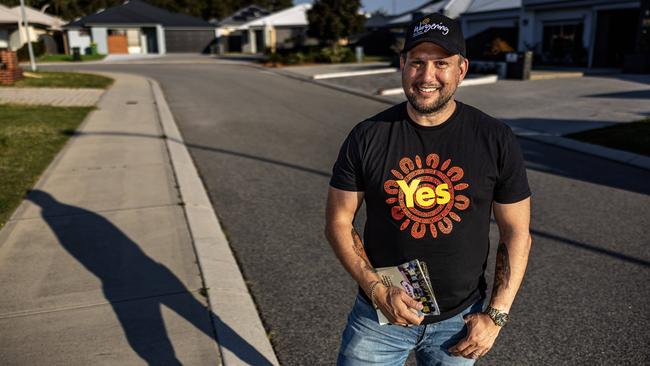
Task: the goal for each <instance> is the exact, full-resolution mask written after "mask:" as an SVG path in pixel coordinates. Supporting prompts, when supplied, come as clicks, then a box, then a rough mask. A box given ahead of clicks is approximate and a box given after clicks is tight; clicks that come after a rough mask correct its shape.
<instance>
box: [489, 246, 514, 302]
mask: <svg viewBox="0 0 650 366" xmlns="http://www.w3.org/2000/svg"><path fill="white" fill-rule="evenodd" d="M509 285H510V258H509V256H508V247H507V246H506V244H505V243H499V247H498V249H497V263H496V267H495V270H494V289H493V290H492V296H494V295H496V293H497V291H498V290H499V289H502V288H503V289H507V288H508V286H509Z"/></svg>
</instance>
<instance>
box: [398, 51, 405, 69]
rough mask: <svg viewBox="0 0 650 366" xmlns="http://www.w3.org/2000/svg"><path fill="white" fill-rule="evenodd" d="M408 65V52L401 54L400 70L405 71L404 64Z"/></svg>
mask: <svg viewBox="0 0 650 366" xmlns="http://www.w3.org/2000/svg"><path fill="white" fill-rule="evenodd" d="M405 63H406V52H400V54H399V69H400V70H404V64H405Z"/></svg>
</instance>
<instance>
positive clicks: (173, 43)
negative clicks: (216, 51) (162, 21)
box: [165, 29, 215, 53]
mask: <svg viewBox="0 0 650 366" xmlns="http://www.w3.org/2000/svg"><path fill="white" fill-rule="evenodd" d="M214 41H215V36H214V30H186V29H183V30H180V29H178V30H177V29H165V46H166V48H167V52H187V53H204V52H209V51H210V46H211V45H212V44H213V42H214Z"/></svg>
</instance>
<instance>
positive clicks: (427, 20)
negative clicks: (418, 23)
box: [422, 18, 431, 24]
mask: <svg viewBox="0 0 650 366" xmlns="http://www.w3.org/2000/svg"><path fill="white" fill-rule="evenodd" d="M430 21H431V20H429V18H424V20H423V21H422V23H424V24H429V22H430Z"/></svg>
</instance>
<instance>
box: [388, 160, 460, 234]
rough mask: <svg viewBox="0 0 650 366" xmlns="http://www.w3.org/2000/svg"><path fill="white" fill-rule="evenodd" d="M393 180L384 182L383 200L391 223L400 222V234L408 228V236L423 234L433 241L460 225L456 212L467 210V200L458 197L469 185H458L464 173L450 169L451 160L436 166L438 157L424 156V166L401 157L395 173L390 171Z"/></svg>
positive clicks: (418, 161) (419, 162) (451, 167)
mask: <svg viewBox="0 0 650 366" xmlns="http://www.w3.org/2000/svg"><path fill="white" fill-rule="evenodd" d="M391 174H392V175H393V176H394V177H395V179H389V180H387V181H386V182H384V191H385V192H386V193H387V194H388V195H389V196H391V197H389V198H387V199H386V203H387V204H388V205H390V213H391V216H392V218H393V219H394V220H396V221H398V222H401V224H400V230H402V231H404V230H406V229H408V228H409V227H410V233H411V236H412V237H413V238H415V239H421V238H423V237H424V236H425V235H426V234H427V232H428V233H429V234H430V235H431V236H432V237H434V238H437V237H438V235H442V234H449V233H451V232H452V230H453V229H454V222H457V223H459V222H461V217H460V215H459V213H460V211H464V210H466V209H467V208H468V207H469V206H470V200H469V198H468V197H467V196H466V195H463V194H461V193H462V191H463V190H465V189H467V188H468V187H469V184H467V183H463V182H460V180H461V179H462V178H463V175H464V174H465V172H464V171H463V169H462V168H460V167H457V166H451V159H447V160H445V161H444V162H442V164H440V157H439V156H438V154H429V155H427V157H426V159H425V160H424V162H423V161H422V159H421V158H420V156H419V155H416V156H415V159H411V158H409V157H404V158H402V159H400V161H399V170H398V169H392V170H391Z"/></svg>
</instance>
